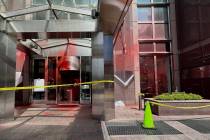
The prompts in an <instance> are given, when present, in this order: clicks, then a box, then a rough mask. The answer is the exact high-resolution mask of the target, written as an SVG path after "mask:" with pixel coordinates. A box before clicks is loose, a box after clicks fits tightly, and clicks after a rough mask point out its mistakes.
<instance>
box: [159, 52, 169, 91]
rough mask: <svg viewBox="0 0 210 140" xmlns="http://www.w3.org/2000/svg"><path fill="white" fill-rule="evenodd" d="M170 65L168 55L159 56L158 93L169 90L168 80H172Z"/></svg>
mask: <svg viewBox="0 0 210 140" xmlns="http://www.w3.org/2000/svg"><path fill="white" fill-rule="evenodd" d="M169 75H170V65H169V57H168V56H157V78H158V79H157V80H158V93H159V94H161V93H166V92H168V86H169V85H168V83H169V82H168V81H170V79H169V78H170V77H169Z"/></svg>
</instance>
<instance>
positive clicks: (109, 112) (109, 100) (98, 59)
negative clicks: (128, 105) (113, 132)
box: [92, 32, 115, 120]
mask: <svg viewBox="0 0 210 140" xmlns="http://www.w3.org/2000/svg"><path fill="white" fill-rule="evenodd" d="M113 74H114V72H113V38H112V36H110V35H104V34H103V33H102V32H99V33H95V34H94V35H93V38H92V80H93V81H95V80H113V79H114V78H113V77H114V75H113ZM92 114H93V116H94V117H95V118H97V119H102V120H110V119H113V118H114V117H115V109H114V84H113V83H104V84H97V85H93V89H92Z"/></svg>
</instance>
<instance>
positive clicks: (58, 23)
mask: <svg viewBox="0 0 210 140" xmlns="http://www.w3.org/2000/svg"><path fill="white" fill-rule="evenodd" d="M96 27H97V24H96V20H50V21H48V20H30V21H10V22H9V24H8V28H7V32H8V33H13V32H21V33H37V32H40V33H42V32H48V33H50V32H64V33H66V32H68V33H69V32H70V33H71V32H95V31H96Z"/></svg>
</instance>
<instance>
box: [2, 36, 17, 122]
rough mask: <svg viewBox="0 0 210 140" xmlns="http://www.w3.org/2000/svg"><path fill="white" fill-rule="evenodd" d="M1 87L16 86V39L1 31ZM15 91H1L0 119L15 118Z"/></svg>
mask: <svg viewBox="0 0 210 140" xmlns="http://www.w3.org/2000/svg"><path fill="white" fill-rule="evenodd" d="M0 64H1V66H0V87H10V86H11V87H14V86H15V71H16V40H15V39H13V38H11V37H9V36H8V35H7V34H5V33H0ZM14 104H15V92H14V91H0V119H12V118H14Z"/></svg>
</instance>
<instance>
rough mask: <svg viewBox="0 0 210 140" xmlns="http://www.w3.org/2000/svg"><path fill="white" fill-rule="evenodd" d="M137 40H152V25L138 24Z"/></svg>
mask: <svg viewBox="0 0 210 140" xmlns="http://www.w3.org/2000/svg"><path fill="white" fill-rule="evenodd" d="M138 30H139V39H151V38H153V31H152V24H139V28H138Z"/></svg>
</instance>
